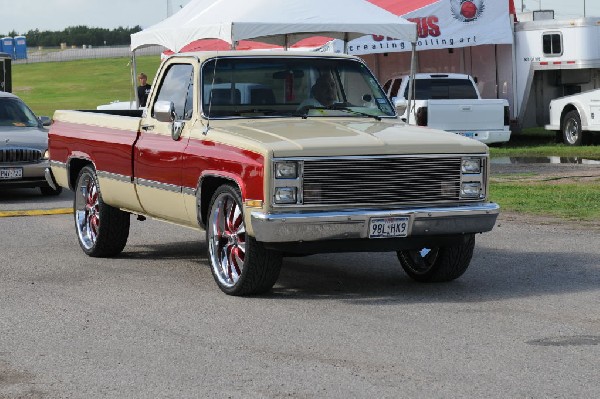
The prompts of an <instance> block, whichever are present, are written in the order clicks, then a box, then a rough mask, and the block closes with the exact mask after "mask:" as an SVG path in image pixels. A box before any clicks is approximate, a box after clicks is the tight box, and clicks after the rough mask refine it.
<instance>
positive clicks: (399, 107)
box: [392, 97, 408, 116]
mask: <svg viewBox="0 0 600 399" xmlns="http://www.w3.org/2000/svg"><path fill="white" fill-rule="evenodd" d="M392 103H393V104H394V108H396V113H397V114H398V115H400V116H402V115H404V113H405V112H406V108H408V103H407V102H406V100H405V99H403V98H401V97H394V98H392Z"/></svg>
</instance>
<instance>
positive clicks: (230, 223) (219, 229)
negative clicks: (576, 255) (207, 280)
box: [206, 184, 282, 296]
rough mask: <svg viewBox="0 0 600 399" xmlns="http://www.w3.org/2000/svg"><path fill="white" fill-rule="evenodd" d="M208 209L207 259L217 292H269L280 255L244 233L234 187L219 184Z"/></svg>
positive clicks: (237, 194)
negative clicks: (218, 289) (217, 287)
mask: <svg viewBox="0 0 600 399" xmlns="http://www.w3.org/2000/svg"><path fill="white" fill-rule="evenodd" d="M208 209H209V211H208V221H207V226H206V243H207V247H208V259H209V261H210V264H211V270H212V274H213V277H214V279H215V281H216V283H217V285H218V286H219V288H220V289H221V291H223V292H224V293H226V294H228V295H235V296H242V295H255V294H262V293H265V292H267V291H269V290H270V289H271V288H272V287H273V285H274V284H275V282H276V281H277V279H278V278H279V271H280V270H281V263H282V256H281V253H279V252H276V251H273V250H269V249H267V248H265V246H264V245H263V244H262V243H261V242H258V241H256V239H254V237H251V236H250V235H248V233H247V232H246V226H245V222H244V211H243V208H242V200H241V195H240V193H239V190H238V189H237V187H234V186H232V185H229V184H225V185H222V186H220V187H219V188H218V189H217V190H216V191H215V193H214V195H213V197H212V200H211V202H210V206H209V208H208Z"/></svg>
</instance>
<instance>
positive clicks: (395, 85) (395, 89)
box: [390, 79, 402, 98]
mask: <svg viewBox="0 0 600 399" xmlns="http://www.w3.org/2000/svg"><path fill="white" fill-rule="evenodd" d="M400 83H402V79H395V80H394V83H393V84H392V91H391V92H390V98H392V97H397V96H398V89H399V88H400Z"/></svg>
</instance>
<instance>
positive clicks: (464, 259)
mask: <svg viewBox="0 0 600 399" xmlns="http://www.w3.org/2000/svg"><path fill="white" fill-rule="evenodd" d="M474 248H475V235H474V234H467V235H464V236H462V237H461V240H460V242H459V243H458V244H454V245H447V246H442V247H434V248H422V249H420V250H405V251H398V252H397V254H398V260H400V264H401V265H402V268H403V269H404V271H405V272H406V274H408V275H409V276H410V277H411V278H412V279H413V280H416V281H419V282H423V283H428V282H446V281H452V280H455V279H457V278H459V277H460V276H462V275H463V273H464V272H465V271H466V270H467V268H468V267H469V264H470V263H471V258H472V256H473V249H474Z"/></svg>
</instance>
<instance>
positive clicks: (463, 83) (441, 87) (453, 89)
mask: <svg viewBox="0 0 600 399" xmlns="http://www.w3.org/2000/svg"><path fill="white" fill-rule="evenodd" d="M415 82H416V83H415V99H416V100H474V99H477V98H478V97H477V91H476V90H475V86H474V85H473V83H471V81H470V80H469V79H417V80H415ZM404 98H408V85H407V87H406V90H405V91H404Z"/></svg>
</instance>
